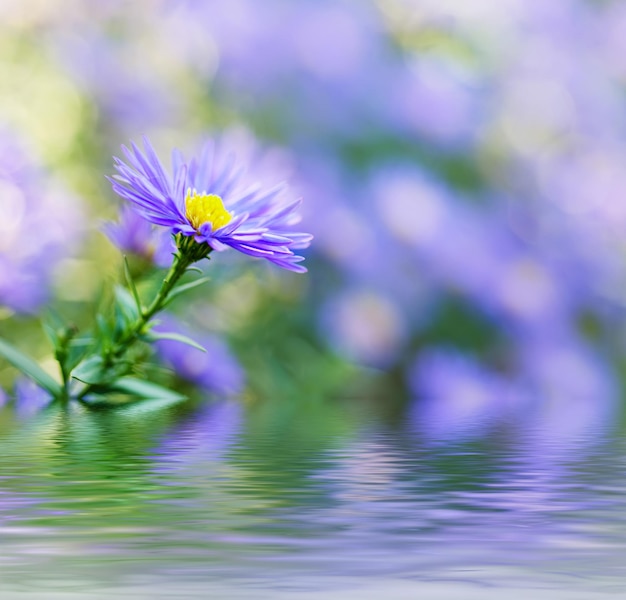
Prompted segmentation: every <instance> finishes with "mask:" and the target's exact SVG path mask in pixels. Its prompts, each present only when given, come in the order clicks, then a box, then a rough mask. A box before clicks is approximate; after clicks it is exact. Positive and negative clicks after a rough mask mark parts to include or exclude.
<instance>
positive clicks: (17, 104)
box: [0, 0, 626, 600]
mask: <svg viewBox="0 0 626 600" xmlns="http://www.w3.org/2000/svg"><path fill="white" fill-rule="evenodd" d="M625 91H626V3H625V2H623V1H621V0H559V1H558V2H554V1H553V2H549V1H546V0H497V1H494V0H263V1H262V2H261V1H260V0H228V1H224V2H221V1H219V0H207V1H200V0H197V1H196V0H154V1H151V2H138V1H137V2H126V1H123V0H97V1H91V2H89V1H87V0H64V1H61V0H0V337H1V338H4V339H7V340H9V341H11V342H12V343H14V344H16V345H17V346H19V347H20V348H22V349H23V350H24V351H25V352H28V353H29V354H31V355H33V356H35V357H36V358H37V360H38V361H40V363H41V364H42V365H43V366H44V368H46V369H47V370H49V371H50V372H54V371H55V369H56V366H55V364H54V362H53V360H52V354H51V352H52V349H51V345H50V343H49V341H48V340H47V339H46V337H45V334H44V333H43V331H42V329H41V326H40V323H39V317H40V316H43V317H49V316H50V315H58V316H60V317H61V318H62V319H63V320H64V321H66V322H70V323H74V324H76V325H77V326H78V327H79V328H81V329H82V330H84V329H87V328H89V327H90V326H91V324H92V323H93V320H94V316H95V313H96V312H97V311H98V310H100V309H101V308H102V307H106V306H107V303H108V302H109V300H110V298H111V288H112V286H113V284H114V283H115V282H120V281H122V280H123V277H122V274H123V268H122V252H120V248H118V247H116V245H117V246H119V247H121V249H122V251H123V252H124V253H128V254H129V255H130V267H131V269H132V271H133V273H134V274H135V275H136V276H137V277H143V278H144V279H145V282H146V285H147V286H149V285H151V284H155V283H156V282H157V281H158V279H159V277H162V274H163V271H162V270H159V268H158V267H159V265H163V264H165V263H166V262H167V259H168V248H167V239H163V237H159V236H158V235H157V234H155V232H154V231H153V230H151V229H150V227H148V226H147V225H146V224H145V223H142V222H141V221H138V220H137V219H136V218H135V217H134V216H133V215H132V214H131V213H128V212H127V211H121V212H120V208H121V206H120V202H119V199H118V198H117V197H116V196H115V194H114V193H113V192H112V190H111V188H110V184H109V183H108V182H107V180H106V179H105V176H106V175H110V174H111V173H112V170H113V169H112V166H113V159H112V157H113V156H114V155H117V156H119V155H120V145H121V144H128V143H129V141H131V140H134V141H140V139H141V136H142V135H147V136H148V137H149V138H150V140H151V141H152V142H153V144H154V145H155V147H156V148H157V150H158V152H159V155H160V156H161V157H162V158H163V160H164V162H166V163H167V160H168V156H169V153H170V152H171V150H172V148H174V147H177V148H180V149H181V150H182V151H183V152H184V153H185V154H186V155H187V156H189V155H190V154H192V153H193V152H194V150H195V149H196V148H197V146H198V144H199V143H200V142H201V141H202V140H204V139H205V138H206V137H214V136H215V137H217V138H218V139H219V140H220V144H222V146H223V147H224V148H229V149H233V150H234V151H235V152H236V153H237V155H238V157H239V158H240V159H241V160H242V161H244V162H247V163H249V165H250V174H251V175H252V176H253V177H255V178H257V179H259V180H260V181H261V182H263V183H264V184H268V185H273V184H275V183H277V182H280V181H283V180H287V181H288V182H289V183H290V185H291V188H290V189H291V192H292V193H293V194H294V195H296V196H301V197H302V198H303V205H302V212H303V222H302V224H301V226H300V227H299V228H300V229H301V230H303V231H310V232H312V233H313V234H314V235H315V239H314V241H313V244H312V245H311V247H310V248H309V249H308V250H305V251H304V254H305V255H306V262H305V264H306V265H307V266H308V269H309V272H308V273H307V274H306V275H298V274H293V273H288V272H285V271H283V270H281V269H279V268H277V267H273V266H272V265H270V264H266V263H265V262H263V261H255V260H253V259H250V258H249V257H243V256H240V255H238V253H236V252H234V251H233V252H226V253H222V254H219V255H215V256H213V257H212V259H211V261H210V262H209V261H206V265H204V268H205V269H206V273H207V275H209V276H210V277H211V282H210V283H209V284H208V285H207V286H204V287H203V288H200V289H198V290H195V291H194V292H193V295H190V296H189V300H188V301H187V302H184V303H179V304H173V305H172V311H171V313H170V314H168V315H166V317H165V318H164V319H163V323H162V325H161V326H162V327H163V328H165V329H167V330H169V331H172V330H178V331H180V332H181V333H186V334H188V335H191V336H192V337H194V338H195V339H196V340H197V341H198V342H199V343H201V344H202V345H203V346H204V347H206V348H207V350H208V352H207V353H206V354H203V353H201V352H199V351H197V350H195V349H193V348H189V347H187V346H182V345H177V344H176V343H171V342H160V343H159V345H158V347H157V355H158V360H159V364H158V366H155V367H154V368H152V369H150V370H146V371H144V372H142V373H141V374H140V375H141V376H144V377H147V378H150V379H152V380H154V381H159V382H161V383H163V384H165V385H170V386H172V387H173V388H175V389H177V390H181V391H183V392H184V393H185V394H186V395H188V396H189V397H190V399H189V400H188V401H185V402H181V403H179V404H177V405H175V406H164V405H162V404H159V403H158V402H152V403H151V402H143V403H135V404H129V405H127V406H124V407H116V408H115V409H106V408H100V409H97V410H96V408H92V409H87V408H85V407H83V406H82V405H79V404H78V403H74V404H72V405H70V406H68V407H67V408H65V409H64V408H63V407H59V406H49V407H47V410H40V408H41V407H43V406H46V404H47V402H48V399H47V397H46V395H45V393H42V392H41V390H38V389H37V388H36V387H35V386H34V384H31V383H29V382H28V381H25V380H23V379H21V378H20V377H19V375H18V374H17V373H16V371H15V370H14V369H12V368H11V367H9V366H8V365H7V364H6V363H5V362H4V361H2V360H0V390H3V391H0V405H2V406H1V407H0V480H1V482H0V483H1V485H0V525H1V531H2V539H3V551H2V556H0V574H1V576H0V581H1V583H0V587H4V588H7V586H10V589H11V590H13V589H15V590H21V591H23V592H25V591H26V590H28V589H31V591H32V588H36V589H35V591H34V595H33V596H28V597H35V598H41V597H44V596H45V597H51V595H50V594H51V591H58V592H59V596H58V597H63V598H71V597H75V596H74V595H72V593H73V592H76V594H79V595H78V597H80V598H81V599H83V598H88V597H94V598H95V597H97V598H100V597H102V596H100V595H95V594H97V591H94V590H96V589H97V588H99V587H103V586H112V585H120V586H124V590H123V591H122V593H120V592H119V590H118V593H117V594H114V593H113V592H111V594H110V595H111V596H114V595H116V596H118V597H129V596H132V597H137V598H139V597H145V598H151V599H152V598H155V597H163V598H166V597H167V598H171V597H174V596H176V597H182V595H184V596H185V597H198V598H206V597H207V594H206V590H207V589H213V587H207V586H215V585H216V584H217V583H216V582H219V581H222V580H228V578H231V579H232V578H235V579H236V580H237V582H236V585H234V586H233V587H231V588H230V591H233V590H234V596H235V597H237V598H243V597H246V596H245V594H246V593H247V592H251V593H250V595H249V596H248V597H252V598H255V600H256V599H258V598H265V597H267V598H271V599H272V600H274V599H275V598H282V597H286V598H289V599H290V600H292V599H293V598H299V597H303V598H304V597H306V598H312V597H314V596H313V595H304V596H299V595H298V594H299V593H300V592H301V591H303V590H309V591H311V592H312V593H313V592H319V593H320V594H321V595H320V596H319V597H322V598H325V599H326V598H332V597H336V598H341V599H342V600H343V599H344V598H351V597H358V598H366V597H372V598H381V597H385V598H387V597H389V598H392V597H393V598H405V597H406V598H415V597H418V594H415V591H416V590H415V588H414V587H412V586H413V584H416V585H420V590H422V591H423V590H424V589H426V592H428V590H431V591H432V592H433V596H432V597H435V591H439V592H441V590H447V593H445V591H444V592H441V593H438V594H436V597H437V598H463V600H466V599H467V598H481V599H482V598H485V597H491V596H485V594H490V593H492V592H494V594H493V597H496V595H495V594H496V593H497V594H498V596H497V597H498V598H500V597H502V593H501V587H507V588H510V589H514V588H515V589H517V588H518V587H520V586H522V587H525V586H526V587H532V592H530V593H525V592H523V593H521V594H519V595H518V596H517V597H519V598H528V597H531V596H532V597H544V596H545V597H549V598H551V599H552V598H555V597H559V598H568V599H569V598H574V597H576V598H581V597H583V596H580V595H576V596H569V595H568V596H565V595H563V596H561V595H558V596H554V595H553V593H552V592H558V590H561V589H571V590H575V591H576V592H577V593H578V592H579V593H583V595H584V597H585V598H591V597H596V596H592V595H591V593H592V592H595V591H599V590H600V591H602V590H604V591H608V592H610V593H611V594H612V595H611V597H615V594H616V593H618V592H619V593H622V594H623V590H624V588H625V580H624V567H623V565H624V559H623V557H624V556H625V555H626V521H625V519H624V515H626V500H625V499H626V486H625V484H624V477H623V474H624V465H625V464H626V443H625V442H624V440H626V435H625V432H626V422H624V420H623V418H622V416H623V410H622V398H623V397H624V385H625V384H626V381H625V378H624V374H625V373H626V364H625V356H626V348H625V347H624V346H625V342H624V340H626V331H625V326H624V323H626V319H625V318H624V317H625V311H624V307H625V302H626V235H625V233H626V168H625V166H626V110H625V108H626V95H625ZM164 243H165V246H164V245H163V244H164ZM164 247H165V252H163V248H164ZM422 586H426V587H425V588H424V587H422ZM149 588H150V589H149ZM326 588H328V589H330V590H334V591H335V592H336V594H335V595H332V594H331V593H330V592H328V590H327V589H326ZM357 588H359V589H360V590H361V591H360V592H359V593H358V594H357V595H355V596H351V595H346V591H347V590H349V589H357ZM400 588H402V589H404V590H406V591H407V594H406V595H401V594H400V593H399V592H398V590H399V589H400ZM408 588H411V589H410V590H409V589H408ZM583 588H584V590H585V591H584V592H583V591H582V589H583ZM510 589H509V591H510ZM43 590H45V592H43ZM155 590H156V591H155ZM325 590H326V591H325ZM382 590H384V592H382ZM394 590H395V592H396V593H394ZM477 590H478V591H477ZM540 590H544V591H546V590H547V592H546V594H544V595H541V591H540ZM142 591H145V592H146V593H145V594H144V596H142V595H141V593H142ZM263 591H265V592H266V593H265V594H264V593H263ZM587 591H589V594H587ZM3 592H4V589H3ZM527 592H528V590H527ZM89 593H92V594H94V595H93V596H89V595H88V594H89ZM159 593H160V594H161V595H160V596H159V595H158V594H159ZM367 594H370V595H367ZM537 594H540V595H539V596H538V595H537ZM209 595H210V594H209ZM214 595H215V596H216V597H229V595H230V594H229V593H225V592H224V590H221V591H220V593H217V594H214ZM11 597H13V596H11ZM20 597H21V596H20ZM55 597H57V596H55ZM315 597H317V596H315ZM419 597H426V596H424V595H423V594H419ZM506 597H507V598H513V597H516V596H513V595H511V594H510V593H507V594H506Z"/></svg>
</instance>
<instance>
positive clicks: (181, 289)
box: [165, 277, 210, 305]
mask: <svg viewBox="0 0 626 600" xmlns="http://www.w3.org/2000/svg"><path fill="white" fill-rule="evenodd" d="M207 281H210V279H209V277H201V278H200V279H196V280H195V281H190V282H189V283H183V284H182V285H179V286H177V287H175V288H174V289H173V290H172V291H171V292H170V293H169V296H168V297H167V301H166V303H165V304H166V305H167V304H169V303H170V302H171V301H172V300H174V298H177V297H178V296H180V295H181V294H184V293H185V292H188V291H190V290H193V289H195V288H197V287H200V286H201V285H204V284H205V283H206V282H207Z"/></svg>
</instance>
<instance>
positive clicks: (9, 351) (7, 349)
mask: <svg viewBox="0 0 626 600" xmlns="http://www.w3.org/2000/svg"><path fill="white" fill-rule="evenodd" d="M0 356H4V358H6V360H8V361H9V362H10V363H11V364H12V365H13V366H14V367H16V368H17V369H19V370H20V371H21V372H22V373H24V375H27V376H28V377H30V378H31V379H32V380H33V381H34V382H35V383H37V384H39V385H40V386H41V387H42V388H44V389H45V390H48V391H49V392H50V393H51V394H52V395H53V396H56V397H58V396H60V395H61V393H62V391H63V389H62V387H61V384H60V383H58V382H57V381H56V380H54V379H53V378H52V377H50V375H48V373H46V372H45V371H44V370H43V369H42V368H41V367H40V366H39V365H38V364H37V363H36V362H35V361H34V360H33V359H32V358H30V357H29V356H26V355H25V354H23V353H22V352H21V351H20V350H18V349H17V348H15V347H13V346H12V345H11V344H8V343H7V342H5V341H4V340H0Z"/></svg>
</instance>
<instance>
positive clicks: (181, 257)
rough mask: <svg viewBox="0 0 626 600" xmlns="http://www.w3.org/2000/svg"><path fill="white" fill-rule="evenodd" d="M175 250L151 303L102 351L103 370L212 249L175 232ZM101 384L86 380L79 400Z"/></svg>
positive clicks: (118, 359) (114, 362) (118, 358)
mask: <svg viewBox="0 0 626 600" xmlns="http://www.w3.org/2000/svg"><path fill="white" fill-rule="evenodd" d="M176 241H177V246H178V252H177V253H176V254H175V255H174V262H173V263H172V266H171V267H170V270H169V271H168V272H167V275H166V276H165V278H164V279H163V283H162V284H161V287H160V289H159V291H158V292H157V294H156V296H155V297H154V299H153V300H152V302H151V303H150V305H149V306H148V307H147V308H145V309H142V310H141V311H140V314H139V317H138V318H137V320H136V321H135V322H134V323H133V324H132V325H130V326H129V327H128V328H127V329H126V332H125V333H124V334H123V335H122V336H121V337H120V338H119V339H118V340H117V341H115V342H114V343H113V345H112V346H111V347H109V348H108V349H107V350H106V351H104V352H103V354H102V359H103V365H102V371H103V372H106V371H108V370H109V369H112V368H113V367H115V366H116V365H117V364H119V363H120V362H121V361H122V359H123V357H124V355H125V354H126V353H127V352H128V351H129V350H130V348H131V347H132V346H133V345H134V344H135V343H136V342H137V341H139V340H140V339H141V337H142V336H143V335H144V334H146V333H147V330H148V328H147V325H148V324H149V323H150V320H151V319H152V318H153V317H154V316H155V315H156V314H157V313H159V312H160V311H161V310H163V309H164V308H165V306H166V305H167V303H168V301H169V299H170V294H171V293H172V291H173V290H174V288H175V287H176V284H177V283H178V282H179V280H180V278H181V277H182V276H183V275H184V274H185V273H186V271H187V269H188V268H189V267H190V266H191V265H192V264H193V263H195V262H197V261H199V260H202V259H203V258H207V257H208V255H209V254H210V253H211V247H210V246H208V245H207V244H198V243H197V242H196V241H195V240H194V239H193V238H192V237H186V236H178V238H177V240H176ZM122 375H123V373H122V374H120V373H119V372H118V373H116V374H115V375H113V376H112V380H111V381H110V382H109V384H111V383H113V382H114V381H115V379H117V378H118V377H121V376H122ZM101 385H102V384H99V385H95V384H87V385H86V387H85V388H83V390H82V391H81V392H80V393H79V394H78V399H79V400H82V399H83V398H84V397H85V396H87V395H88V394H89V393H90V392H91V391H93V390H94V389H95V388H97V387H100V386H101Z"/></svg>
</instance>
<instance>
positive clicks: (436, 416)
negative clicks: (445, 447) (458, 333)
mask: <svg viewBox="0 0 626 600" xmlns="http://www.w3.org/2000/svg"><path fill="white" fill-rule="evenodd" d="M408 384H409V387H410V389H411V390H412V392H413V394H414V395H415V397H416V400H415V403H414V405H413V408H412V413H411V417H412V420H413V422H414V423H417V424H418V425H419V428H420V431H422V432H423V433H425V434H426V435H427V436H429V437H437V438H439V437H441V438H448V437H450V436H455V437H456V436H460V435H475V434H477V433H482V432H484V430H485V428H488V427H489V426H490V425H491V424H492V422H494V421H498V420H502V419H503V418H507V417H510V416H512V415H514V414H515V413H517V412H519V411H520V409H524V408H527V407H528V405H529V403H530V400H531V396H529V395H528V394H526V393H525V392H524V391H523V390H522V389H521V388H520V387H519V386H518V385H516V384H515V383H514V382H513V381H512V380H510V379H507V378H506V377H505V376H503V375H500V374H497V373H496V372H494V371H490V370H489V369H487V368H485V367H483V366H482V365H480V364H479V363H478V362H476V361H475V360H474V359H473V358H471V357H470V356H467V355H464V354H462V353H461V352H459V351H457V350H454V349H450V348H431V349H429V350H428V351H426V352H424V353H422V354H421V355H420V356H419V357H418V359H417V360H416V362H415V363H414V365H413V366H412V368H411V369H410V370H409V373H408Z"/></svg>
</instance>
